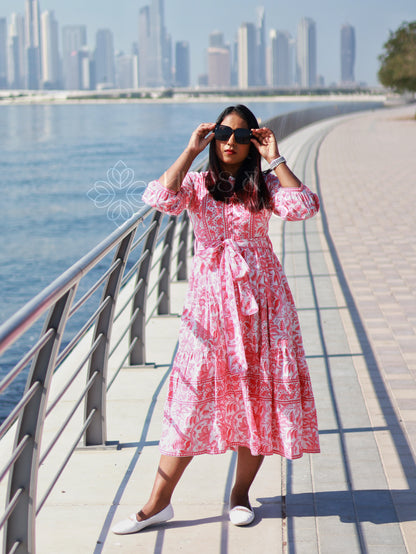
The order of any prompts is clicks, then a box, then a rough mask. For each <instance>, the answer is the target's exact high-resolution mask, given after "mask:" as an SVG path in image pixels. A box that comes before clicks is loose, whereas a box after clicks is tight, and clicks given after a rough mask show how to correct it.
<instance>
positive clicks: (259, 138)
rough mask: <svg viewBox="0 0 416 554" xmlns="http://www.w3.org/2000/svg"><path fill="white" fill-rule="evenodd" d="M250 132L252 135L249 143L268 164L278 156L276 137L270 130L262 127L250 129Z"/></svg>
mask: <svg viewBox="0 0 416 554" xmlns="http://www.w3.org/2000/svg"><path fill="white" fill-rule="evenodd" d="M251 131H252V133H253V138H252V139H251V142H252V143H253V144H254V146H255V147H256V148H257V150H258V151H259V153H260V155H261V156H262V157H263V158H264V159H265V160H266V161H267V162H268V163H270V162H271V161H272V160H274V159H276V158H278V157H279V156H280V154H279V147H278V146H277V141H276V137H275V136H274V133H273V131H272V130H271V129H268V128H267V127H262V128H261V129H252V130H251Z"/></svg>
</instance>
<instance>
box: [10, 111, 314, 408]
mask: <svg viewBox="0 0 416 554" xmlns="http://www.w3.org/2000/svg"><path fill="white" fill-rule="evenodd" d="M225 105H226V104H224V103H199V102H198V103H166V104H165V103H145V104H144V103H143V104H140V103H134V104H68V105H14V106H11V105H9V106H7V105H3V106H0V128H1V129H2V133H1V135H2V149H1V154H0V156H1V157H0V210H1V217H0V236H1V242H0V324H1V323H3V322H4V321H6V320H7V319H8V318H9V317H10V316H11V315H12V314H13V313H15V312H16V311H17V310H18V309H19V308H20V307H22V306H23V305H24V304H25V303H26V302H27V301H28V300H29V299H31V298H32V297H33V296H34V295H35V294H37V293H38V292H40V291H41V290H42V289H43V288H45V287H46V286H47V285H48V284H49V283H50V282H51V281H53V279H55V278H56V277H57V276H58V275H60V274H61V273H62V272H63V271H64V270H66V269H67V268H68V267H70V266H71V265H72V264H73V263H74V262H75V261H77V260H78V259H79V258H80V257H81V256H83V255H84V254H86V253H87V252H88V251H89V250H90V249H91V248H92V247H93V246H95V245H96V244H98V243H99V242H100V241H101V240H102V239H103V238H105V237H106V236H107V235H108V234H110V233H111V232H112V231H114V229H115V228H116V225H118V224H120V222H121V221H120V219H116V220H115V219H114V217H113V219H111V217H110V216H111V214H110V213H109V212H108V211H107V209H106V208H105V207H100V204H99V202H98V199H97V198H96V190H97V183H99V182H104V183H107V184H108V183H109V182H111V181H112V179H113V178H114V175H115V174H114V172H113V173H112V174H111V173H110V174H109V173H108V172H109V171H111V169H112V168H114V167H117V168H118V169H121V170H122V169H123V168H124V169H125V168H128V170H129V174H130V176H131V177H133V179H132V182H133V181H134V183H135V187H136V188H135V190H136V192H137V191H140V187H142V188H143V187H144V186H145V184H146V183H147V182H149V181H150V180H151V179H154V178H156V177H158V176H159V175H160V174H161V173H162V172H163V171H164V169H165V168H166V167H168V166H169V165H170V164H171V163H172V162H173V161H174V160H175V158H176V157H177V156H178V155H179V154H180V152H181V151H182V149H183V148H184V147H185V146H186V144H187V142H188V138H189V136H190V134H191V132H192V131H193V129H194V128H195V127H196V126H197V125H198V124H199V123H201V122H202V121H214V120H215V119H216V117H217V115H218V114H219V113H220V112H221V110H222V109H223V108H224V107H225ZM247 105H248V106H249V107H250V108H251V109H252V110H253V112H254V113H255V114H256V116H257V117H259V118H261V120H263V121H264V120H266V119H268V118H270V117H273V116H274V115H278V114H281V113H285V112H289V111H293V110H297V109H303V108H305V107H309V106H316V105H318V104H317V103H316V102H309V103H308V102H305V103H303V102H302V103H301V102H296V103H282V102H251V103H248V104H247ZM113 189H114V186H113ZM94 191H95V192H94ZM113 215H114V214H113ZM124 215H126V216H127V215H128V214H127V213H126V214H124ZM36 333H37V329H35V331H33V332H32V336H31V337H29V339H28V340H33V339H34V338H35V337H34V335H36ZM24 351H25V345H24V344H21V343H19V344H18V345H15V347H14V348H12V349H11V350H10V351H9V352H8V353H7V354H6V355H5V356H3V357H2V358H0V363H1V366H0V377H2V376H4V375H5V373H7V372H8V371H9V370H10V369H11V367H12V366H13V362H14V358H15V357H17V356H19V355H20V356H21V355H22V353H23V352H24ZM23 383H24V376H22V377H21V378H20V379H19V380H18V381H17V382H16V384H15V386H14V387H13V389H12V392H11V393H9V395H3V396H2V397H0V419H1V417H2V415H3V416H4V413H5V412H7V411H8V410H9V409H10V406H11V405H12V404H13V402H14V401H15V400H16V398H17V397H18V396H19V395H20V394H21V389H22V387H23ZM10 394H11V396H12V398H11V397H10Z"/></svg>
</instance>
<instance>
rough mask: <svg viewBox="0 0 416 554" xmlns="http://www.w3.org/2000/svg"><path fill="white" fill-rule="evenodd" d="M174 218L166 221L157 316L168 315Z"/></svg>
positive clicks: (171, 217) (172, 216)
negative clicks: (166, 228) (167, 227)
mask: <svg viewBox="0 0 416 554" xmlns="http://www.w3.org/2000/svg"><path fill="white" fill-rule="evenodd" d="M176 220H177V218H176V216H175V215H171V216H170V218H169V221H168V225H169V229H168V230H167V232H166V235H165V240H164V241H163V256H162V258H161V260H160V268H159V287H158V295H157V297H158V298H160V301H159V306H158V308H157V313H158V315H166V314H168V313H170V262H171V258H172V248H173V237H174V236H175V227H176Z"/></svg>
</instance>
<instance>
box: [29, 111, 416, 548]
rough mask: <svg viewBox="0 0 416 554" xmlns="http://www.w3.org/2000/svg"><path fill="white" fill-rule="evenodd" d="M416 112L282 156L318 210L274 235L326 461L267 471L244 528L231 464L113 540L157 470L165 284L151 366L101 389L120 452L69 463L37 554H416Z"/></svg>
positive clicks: (210, 465)
mask: <svg viewBox="0 0 416 554" xmlns="http://www.w3.org/2000/svg"><path fill="white" fill-rule="evenodd" d="M415 111H416V106H415V105H413V106H404V107H400V108H393V109H386V110H377V111H374V112H366V113H361V114H360V113H359V114H354V115H349V116H343V117H341V118H337V119H332V120H327V121H323V122H320V123H317V124H315V125H312V126H310V127H307V128H305V129H303V130H302V131H300V132H298V133H296V134H294V135H292V136H291V137H289V138H288V139H286V140H285V141H284V142H282V144H281V151H282V154H284V155H285V156H286V157H287V158H288V159H289V160H290V163H291V165H292V167H294V169H295V171H296V173H297V174H298V175H300V176H301V177H302V179H303V180H304V181H305V182H306V183H307V184H308V185H309V186H310V187H311V188H312V189H313V190H316V191H317V192H318V193H319V194H320V197H321V200H322V210H321V212H320V214H319V215H318V216H317V217H315V218H314V219H312V220H308V221H307V222H305V223H299V222H298V223H283V222H282V221H281V220H279V219H278V218H273V219H272V223H271V237H272V241H273V244H274V247H275V250H276V252H277V254H278V255H279V257H280V259H281V260H282V262H283V264H284V267H285V271H286V273H287V275H288V278H289V281H290V284H291V288H292V291H293V294H294V297H295V301H296V304H297V307H298V310H299V316H300V320H301V326H302V331H303V336H304V342H305V350H306V353H307V357H308V363H309V366H310V371H311V377H312V383H313V386H314V392H315V397H316V402H317V409H318V417H319V424H320V439H321V447H322V452H321V454H318V455H311V456H304V457H303V458H302V459H301V460H297V461H294V462H288V461H286V460H283V459H281V458H279V457H278V456H273V457H269V458H267V459H266V460H265V462H264V465H263V467H262V469H261V472H260V473H259V476H258V478H257V480H256V481H255V483H254V485H253V488H252V493H251V501H252V505H253V507H254V509H255V512H256V520H255V522H254V523H253V524H252V525H251V526H250V527H247V528H237V527H233V526H232V525H231V524H230V523H229V522H228V517H227V508H228V507H227V501H228V496H229V492H230V489H231V485H232V479H233V471H234V466H235V455H233V454H232V453H228V454H225V455H222V456H201V457H197V458H196V459H195V460H194V461H193V462H192V464H191V465H190V467H189V468H188V469H187V471H186V473H185V475H184V477H183V479H182V481H181V482H180V484H179V485H178V488H177V490H176V492H175V496H174V499H173V505H174V509H175V518H174V519H173V520H172V521H170V522H169V523H167V524H164V525H162V526H160V527H155V528H149V529H146V530H145V531H143V532H142V533H139V534H135V535H130V536H116V535H113V534H112V533H111V532H110V528H111V526H112V524H113V523H114V522H115V521H117V520H119V519H120V518H124V517H125V516H126V515H128V514H130V513H132V512H133V511H136V510H137V509H138V508H139V507H140V505H141V504H142V503H143V502H144V500H145V499H146V498H147V495H148V493H149V491H150V487H151V484H152V481H153V477H154V474H155V471H156V465H157V460H158V449H157V440H158V437H159V434H160V426H161V411H162V408H163V401H164V397H165V394H166V379H167V375H168V372H169V367H170V364H171V361H172V358H173V356H174V353H175V348H176V343H177V332H178V329H179V321H180V319H179V314H180V312H181V306H182V303H183V298H184V293H185V290H186V283H175V284H174V285H173V287H174V288H173V291H174V292H173V298H172V312H173V313H172V315H170V316H162V317H154V318H152V320H151V321H150V323H149V327H148V336H147V339H148V341H147V342H148V350H147V359H148V361H149V362H154V364H155V365H154V366H153V365H149V366H147V367H145V368H143V367H134V368H125V369H124V370H123V371H122V372H121V373H120V375H119V376H118V378H117V380H116V381H115V382H114V385H113V386H112V387H111V389H110V391H109V405H108V425H109V428H108V438H109V440H110V441H111V440H114V441H119V445H118V449H116V448H108V449H106V450H99V449H97V450H92V451H86V450H82V449H79V450H77V451H76V452H75V454H74V457H73V458H72V459H71V461H70V463H69V465H68V467H67V469H66V471H65V472H64V474H63V476H62V477H61V478H60V480H59V481H58V483H57V486H56V487H55V489H54V491H53V492H52V494H51V496H50V498H49V499H48V501H47V503H46V505H45V506H44V508H43V509H42V511H41V512H40V515H39V517H38V520H37V552H38V553H40V554H56V553H58V552H59V553H60V554H73V553H82V554H84V553H94V554H99V553H106V554H107V553H115V552H125V553H133V552H143V553H145V554H148V553H149V554H150V553H157V554H158V553H168V554H170V553H173V552H182V553H185V554H188V553H189V554H190V553H191V552H192V553H193V552H195V551H197V552H199V553H200V554H205V553H207V554H208V553H209V554H211V553H221V554H234V553H236V554H237V553H241V552H266V553H280V552H282V553H305V554H314V553H318V552H319V553H328V554H329V553H330V554H333V553H345V554H347V553H348V554H354V553H367V552H368V553H377V554H378V553H384V552H385V553H386V554H387V553H388V554H396V553H406V552H410V553H416V336H415V333H416V330H415V327H416V295H415V290H414V288H415V283H416V252H415V248H416V246H415V227H416V223H415V221H416V218H415V215H414V214H415V208H414V206H415V200H416V198H415V197H416V156H415V155H414V150H415V146H414V145H415V144H416V121H415V120H414V119H412V117H413V115H414V113H415ZM51 463H52V462H51ZM43 469H45V468H43ZM46 471H47V468H46ZM40 478H41V477H40ZM41 485H42V484H41V483H40V486H41Z"/></svg>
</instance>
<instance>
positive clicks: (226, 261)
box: [143, 172, 319, 459]
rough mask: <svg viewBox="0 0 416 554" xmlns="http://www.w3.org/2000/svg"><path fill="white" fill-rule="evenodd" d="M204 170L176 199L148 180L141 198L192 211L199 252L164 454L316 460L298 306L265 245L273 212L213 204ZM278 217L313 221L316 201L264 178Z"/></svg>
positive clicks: (160, 205)
mask: <svg viewBox="0 0 416 554" xmlns="http://www.w3.org/2000/svg"><path fill="white" fill-rule="evenodd" d="M206 175H207V173H206V172H202V173H194V172H190V173H188V174H187V176H186V178H185V179H184V182H183V184H182V186H181V189H180V190H179V192H172V191H169V190H167V189H165V188H164V187H163V186H162V185H161V184H160V183H159V182H158V181H152V182H151V183H150V184H149V185H148V187H147V189H146V191H145V193H144V196H143V200H144V201H145V202H146V203H147V204H150V205H151V206H153V207H155V208H156V209H158V210H160V211H163V212H167V213H169V214H179V213H180V212H182V211H183V210H184V209H187V210H188V212H189V215H190V218H191V220H192V223H193V227H194V233H195V238H196V251H195V256H194V262H193V267H192V273H191V275H190V278H189V288H188V292H187V296H186V300H185V306H184V310H183V314H182V322H181V330H180V335H179V348H178V351H177V354H176V357H175V360H174V364H173V368H172V372H171V375H170V380H169V392H168V397H167V400H166V404H165V410H164V417H163V431H162V437H161V440H160V445H159V446H160V451H161V452H162V454H167V455H171V456H192V455H196V454H204V453H206V454H220V453H223V452H225V451H226V450H228V449H232V450H235V449H237V448H238V446H245V447H248V448H250V450H251V453H252V454H253V455H259V454H264V455H269V454H273V453H277V454H280V455H281V456H285V457H286V458H290V459H295V458H299V457H301V456H302V455H303V453H306V452H319V438H318V427H317V419H316V411H315V403H314V398H313V393H312V387H311V381H310V377H309V371H308V367H307V364H306V360H305V353H304V350H303V346H302V337H301V331H300V327H299V321H298V317H297V313H296V308H295V305H294V302H293V298H292V294H291V292H290V289H289V286H288V283H287V279H286V276H285V275H284V272H283V269H282V267H281V265H280V262H279V260H278V259H277V257H276V255H275V254H274V252H273V248H272V244H271V241H270V239H269V237H268V226H269V221H270V218H271V215H272V211H271V210H266V209H265V210H262V211H260V212H256V213H253V212H250V211H249V210H248V209H246V208H245V207H244V204H241V203H224V202H219V201H216V200H214V199H213V198H212V196H211V195H210V194H209V193H208V191H207V189H206V187H205V179H206ZM266 183H267V186H268V187H269V190H270V191H271V194H272V198H273V205H274V208H273V212H274V213H275V214H277V215H279V216H280V217H282V218H284V219H287V220H290V221H294V220H302V219H306V218H309V217H312V216H313V215H314V214H316V213H317V211H318V210H319V200H318V197H317V196H316V194H314V193H312V192H311V191H310V190H309V189H308V188H307V187H306V186H304V185H302V187H301V188H300V189H287V188H282V187H281V186H280V184H279V180H278V179H277V177H275V175H274V174H269V175H267V176H266Z"/></svg>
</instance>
